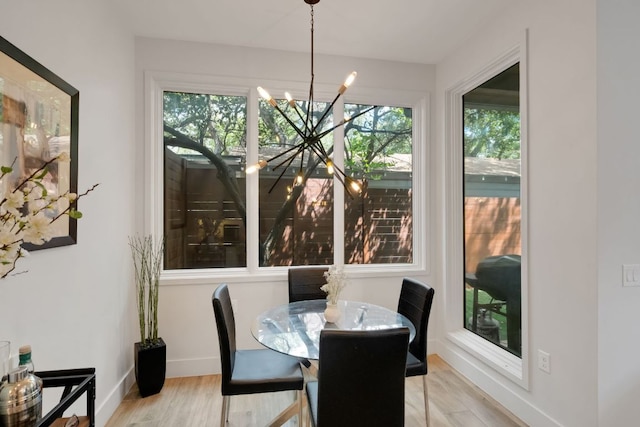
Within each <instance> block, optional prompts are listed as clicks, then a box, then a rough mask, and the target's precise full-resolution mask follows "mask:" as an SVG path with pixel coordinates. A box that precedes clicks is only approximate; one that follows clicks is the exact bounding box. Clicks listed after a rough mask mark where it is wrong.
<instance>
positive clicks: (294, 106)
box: [289, 101, 311, 134]
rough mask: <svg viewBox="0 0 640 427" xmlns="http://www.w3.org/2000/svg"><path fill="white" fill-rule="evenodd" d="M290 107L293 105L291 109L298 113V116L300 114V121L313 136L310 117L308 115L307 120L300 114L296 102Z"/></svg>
mask: <svg viewBox="0 0 640 427" xmlns="http://www.w3.org/2000/svg"><path fill="white" fill-rule="evenodd" d="M289 105H291V108H293V109H294V111H295V112H296V114H298V117H299V118H300V121H302V123H304V128H305V130H306V131H307V132H309V134H311V128H310V127H309V123H308V121H309V118H308V117H309V116H308V115H307V118H306V119H305V118H304V117H303V116H302V114H301V113H300V109H299V108H298V105H297V104H296V103H295V101H293V102H292V103H290V104H289Z"/></svg>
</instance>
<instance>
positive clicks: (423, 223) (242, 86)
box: [143, 70, 433, 285]
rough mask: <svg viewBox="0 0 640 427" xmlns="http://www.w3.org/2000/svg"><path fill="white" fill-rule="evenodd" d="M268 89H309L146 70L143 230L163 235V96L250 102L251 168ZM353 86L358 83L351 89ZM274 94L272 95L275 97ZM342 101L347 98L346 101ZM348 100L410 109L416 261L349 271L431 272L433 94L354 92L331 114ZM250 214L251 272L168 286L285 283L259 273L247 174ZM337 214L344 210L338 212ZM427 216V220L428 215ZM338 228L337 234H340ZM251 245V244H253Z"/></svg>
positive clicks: (173, 277) (253, 185)
mask: <svg viewBox="0 0 640 427" xmlns="http://www.w3.org/2000/svg"><path fill="white" fill-rule="evenodd" d="M259 85H261V86H264V87H268V88H269V91H270V92H271V93H273V94H278V93H283V92H284V91H285V90H287V91H289V92H291V94H292V95H293V97H294V98H295V97H299V98H301V99H305V98H306V95H305V94H307V92H308V86H307V84H306V83H292V82H284V81H273V80H271V81H269V80H262V79H260V80H258V79H250V78H235V77H226V76H225V77H223V76H213V75H192V74H183V73H173V72H163V71H149V70H147V71H145V72H144V97H143V100H144V101H143V102H144V106H143V108H144V136H145V137H144V189H145V194H144V200H143V204H144V209H143V224H144V227H143V229H144V232H145V233H151V234H153V235H162V234H163V232H164V231H163V215H164V206H163V191H164V186H163V178H164V177H163V173H164V169H163V158H164V152H163V150H162V148H163V147H162V144H160V143H158V141H162V138H163V117H162V116H163V103H162V99H163V93H164V92H165V91H176V92H181V91H182V92H196V93H206V94H216V95H233V96H244V97H246V98H247V163H248V164H252V163H255V162H257V159H258V144H257V141H258V100H259V95H258V92H257V89H256V88H257V86H259ZM333 86H334V85H323V84H318V83H316V84H315V85H314V95H315V98H316V99H317V100H329V101H330V100H331V99H333V97H334V96H335V91H336V89H337V87H333ZM354 86H356V85H354ZM274 96H275V95H274ZM343 98H344V99H343ZM343 101H344V102H347V103H362V104H366V103H369V104H371V105H374V104H377V105H393V106H399V107H409V108H412V110H413V117H412V120H413V123H412V124H413V130H412V131H413V154H412V157H413V172H412V176H413V182H412V188H413V192H414V194H413V206H412V211H413V212H414V216H413V222H414V223H413V263H411V264H351V265H345V269H346V270H347V271H349V272H350V275H351V276H352V277H367V276H372V277H373V276H375V277H381V276H397V275H398V274H400V273H402V274H412V273H413V274H424V273H425V272H426V273H427V274H428V273H429V265H430V263H429V262H428V259H429V253H430V251H429V250H428V247H429V244H428V242H429V241H432V234H431V233H430V230H431V227H430V224H431V222H432V217H433V215H432V213H431V208H430V204H429V202H428V200H429V199H430V194H431V192H430V191H429V188H430V185H431V182H432V180H431V177H430V176H429V170H430V167H429V164H428V162H427V153H428V152H429V133H430V131H429V95H428V94H427V93H424V92H419V91H406V90H389V89H372V88H356V87H352V88H350V89H349V91H348V92H347V93H346V94H345V96H344V97H342V98H341V99H340V100H339V102H337V103H336V105H335V106H334V115H335V116H336V117H341V116H342V114H343ZM334 144H335V151H336V152H340V153H342V152H343V150H344V139H343V137H342V128H341V127H340V128H339V129H338V132H337V133H336V134H334ZM246 185H247V189H246V197H247V199H246V208H247V230H246V236H247V266H246V267H237V268H211V269H181V270H163V272H162V275H161V283H162V284H166V285H178V284H184V285H188V284H198V283H202V284H205V283H210V282H211V280H212V279H215V280H216V281H219V280H225V281H228V282H242V281H246V280H247V278H250V280H251V281H252V282H260V281H269V280H273V279H274V278H282V277H284V276H285V275H286V271H287V270H288V267H279V266H277V267H259V265H258V264H259V262H258V244H257V242H258V233H259V231H258V174H250V175H248V176H247V181H246ZM343 192H344V189H343V188H342V186H341V185H335V186H334V204H335V205H334V233H335V234H334V244H335V248H334V260H342V259H344V232H343V231H342V230H343V228H344V215H343V213H342V212H343V211H344V209H343V206H342V203H343ZM338 208H339V209H338ZM425 212H426V213H427V214H426V215H424V214H423V213H425ZM335 230H340V232H336V231H335ZM252 242H254V243H252Z"/></svg>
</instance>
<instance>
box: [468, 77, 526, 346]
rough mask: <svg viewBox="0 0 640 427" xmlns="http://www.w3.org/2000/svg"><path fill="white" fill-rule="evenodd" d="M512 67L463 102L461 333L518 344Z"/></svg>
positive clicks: (516, 83) (516, 129)
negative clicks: (462, 298) (462, 305)
mask: <svg viewBox="0 0 640 427" xmlns="http://www.w3.org/2000/svg"><path fill="white" fill-rule="evenodd" d="M519 73H520V72H519V64H515V65H513V66H511V67H509V68H508V69H506V70H505V71H503V72H501V73H499V74H498V75H496V76H495V77H493V78H491V79H489V80H488V81H486V82H484V83H483V84H481V85H479V86H478V87H476V88H475V89H473V90H471V91H469V92H467V93H466V94H464V96H463V110H464V111H463V125H464V134H463V153H464V164H463V170H464V266H465V283H464V296H465V297H464V323H465V328H467V329H469V330H470V331H472V332H474V333H476V334H478V335H479V336H481V337H483V338H486V339H487V340H489V341H491V342H493V343H495V344H496V345H498V346H500V347H502V348H504V349H506V350H507V351H509V352H511V353H513V354H514V355H516V356H521V354H522V343H521V333H522V332H521V324H522V319H521V313H522V310H521V304H522V301H521V254H522V242H521V227H520V224H521V210H520V197H521V190H520V176H521V172H520V170H521V164H520V158H521V155H520V151H521V149H520V111H519V104H520V98H519V87H520V80H519Z"/></svg>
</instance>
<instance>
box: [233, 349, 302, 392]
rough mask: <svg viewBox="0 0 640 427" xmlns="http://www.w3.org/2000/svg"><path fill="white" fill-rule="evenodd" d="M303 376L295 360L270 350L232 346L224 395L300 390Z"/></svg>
mask: <svg viewBox="0 0 640 427" xmlns="http://www.w3.org/2000/svg"><path fill="white" fill-rule="evenodd" d="M303 385H304V376H303V374H302V371H301V369H300V364H299V363H298V360H297V359H295V358H293V357H291V356H287V355H285V354H281V353H276V352H275V351H273V350H268V349H262V350H236V360H235V364H234V366H233V373H232V374H231V381H230V382H229V384H228V387H227V388H226V390H225V393H224V394H226V395H234V394H250V393H269V392H274V391H284V390H302V388H303Z"/></svg>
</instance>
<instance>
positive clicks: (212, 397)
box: [106, 355, 526, 427]
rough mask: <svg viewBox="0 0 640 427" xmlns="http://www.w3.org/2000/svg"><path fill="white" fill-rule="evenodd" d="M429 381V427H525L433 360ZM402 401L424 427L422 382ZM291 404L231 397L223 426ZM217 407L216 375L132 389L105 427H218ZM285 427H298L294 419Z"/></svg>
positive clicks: (410, 426) (249, 422) (410, 423)
mask: <svg viewBox="0 0 640 427" xmlns="http://www.w3.org/2000/svg"><path fill="white" fill-rule="evenodd" d="M427 378H428V383H429V398H430V405H429V407H430V409H431V425H432V427H510V426H526V424H524V423H523V422H521V421H520V420H518V419H517V418H516V417H514V416H513V415H512V414H510V413H509V412H508V411H506V409H504V408H503V407H502V406H500V405H499V404H498V403H497V402H496V401H494V400H493V399H492V398H490V397H488V396H487V395H486V394H485V393H484V392H482V391H481V390H480V389H479V388H478V387H476V386H474V385H473V384H471V383H470V382H468V381H467V380H466V379H464V378H463V377H462V376H461V375H459V374H458V373H457V372H455V371H454V370H453V369H452V368H451V367H450V366H449V365H447V364H446V363H445V362H444V361H443V360H442V359H441V358H440V357H438V356H437V355H432V356H429V374H428V376H427ZM405 395H406V399H405V401H406V406H405V419H406V422H405V426H406V427H421V426H426V423H425V420H424V403H423V402H424V401H423V397H422V378H420V377H412V378H407V381H406V392H405ZM293 398H294V395H293V393H291V392H283V393H266V394H259V395H249V396H233V397H232V398H231V409H230V413H229V423H228V424H227V426H228V427H249V426H264V425H266V424H267V423H268V421H270V420H271V419H272V418H273V417H275V416H276V415H278V413H279V412H280V411H281V410H282V409H284V408H285V407H286V406H288V405H289V404H290V403H291V402H292V401H293ZM221 406H222V397H221V395H220V375H206V376H200V377H185V378H168V379H167V380H166V381H165V384H164V388H163V389H162V392H160V393H159V394H157V395H155V396H149V397H146V398H141V397H140V394H139V393H138V389H137V387H136V386H135V385H134V386H133V388H132V389H131V391H130V392H129V393H128V394H127V396H125V398H124V400H123V401H122V403H121V404H120V406H118V408H117V410H116V412H115V413H114V414H113V416H112V417H111V419H110V420H109V421H108V422H107V425H106V427H134V426H135V427H209V426H212V427H213V426H219V424H220V409H221ZM305 416H306V405H305ZM305 425H306V422H305ZM285 426H287V427H296V426H299V424H298V420H297V417H294V418H292V419H291V420H290V421H288V422H287V424H285Z"/></svg>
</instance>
